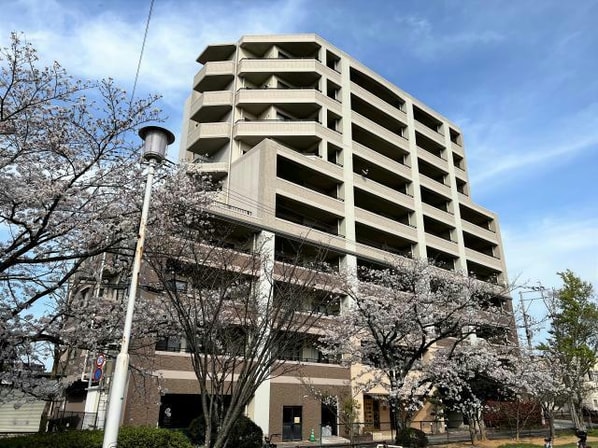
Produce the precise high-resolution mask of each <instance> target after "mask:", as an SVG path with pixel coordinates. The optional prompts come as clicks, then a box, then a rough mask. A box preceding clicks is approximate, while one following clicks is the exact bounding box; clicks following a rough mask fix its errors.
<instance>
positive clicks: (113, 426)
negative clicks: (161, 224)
mask: <svg viewBox="0 0 598 448" xmlns="http://www.w3.org/2000/svg"><path fill="white" fill-rule="evenodd" d="M155 165H156V160H155V159H150V161H149V168H148V171H147V182H146V184H145V196H144V198H143V208H142V210H141V221H140V223H139V235H138V237H137V246H136V249H135V258H134V260H133V272H132V273H131V285H130V286H129V296H128V299H127V313H126V315H125V326H124V330H123V337H122V341H121V345H120V353H119V354H118V356H117V357H116V362H115V368H114V374H113V375H112V382H111V384H110V396H109V401H108V413H107V415H106V426H105V427H104V442H103V445H102V448H116V446H117V444H116V442H117V439H118V429H119V426H120V420H121V416H122V409H123V403H124V400H125V389H126V385H127V378H128V371H129V341H130V338H131V327H132V325H133V310H134V309H135V297H136V295H137V283H138V278H139V271H140V269H141V257H142V255H143V244H144V242H145V230H146V224H147V216H148V213H149V205H150V199H151V195H152V182H153V179H154V171H155Z"/></svg>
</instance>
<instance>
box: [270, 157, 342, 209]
mask: <svg viewBox="0 0 598 448" xmlns="http://www.w3.org/2000/svg"><path fill="white" fill-rule="evenodd" d="M303 159H305V157H303ZM276 175H277V177H278V178H280V179H283V180H286V181H289V182H292V183H294V184H296V185H299V186H301V187H305V188H308V189H310V190H313V191H315V192H317V193H320V194H323V195H326V196H328V197H331V198H333V199H339V187H340V185H341V184H342V180H339V179H336V178H334V177H331V176H328V175H326V174H325V173H324V172H321V171H316V170H314V169H313V168H311V167H310V166H307V165H304V164H302V163H297V162H295V161H294V160H290V159H288V158H286V157H282V156H281V155H280V154H279V155H278V156H277V158H276ZM341 200H342V199H341Z"/></svg>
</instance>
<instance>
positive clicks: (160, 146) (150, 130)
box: [139, 126, 174, 163]
mask: <svg viewBox="0 0 598 448" xmlns="http://www.w3.org/2000/svg"><path fill="white" fill-rule="evenodd" d="M139 137H141V139H142V140H143V142H144V143H143V158H144V159H145V160H147V161H150V160H155V161H157V162H158V163H161V162H162V161H163V160H164V158H165V157H166V147H167V146H168V145H170V144H171V143H172V142H174V134H173V133H172V132H170V131H169V130H168V129H164V128H162V127H160V126H145V127H143V128H141V129H139Z"/></svg>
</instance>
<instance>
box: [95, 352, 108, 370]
mask: <svg viewBox="0 0 598 448" xmlns="http://www.w3.org/2000/svg"><path fill="white" fill-rule="evenodd" d="M104 364H106V355H104V354H103V353H100V354H99V355H98V357H97V358H96V366H98V367H104Z"/></svg>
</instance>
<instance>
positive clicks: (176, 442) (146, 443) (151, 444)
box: [0, 427, 193, 448]
mask: <svg viewBox="0 0 598 448" xmlns="http://www.w3.org/2000/svg"><path fill="white" fill-rule="evenodd" d="M103 438H104V432H103V431H66V432H50V433H41V434H32V435H28V436H18V437H10V438H6V439H0V448H102V441H103ZM118 448H193V445H192V444H191V442H190V441H189V439H188V438H187V437H186V436H185V435H184V434H183V433H181V432H177V431H170V430H167V429H160V428H143V427H135V428H132V427H131V428H128V427H125V428H121V430H120V432H119V434H118Z"/></svg>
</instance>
